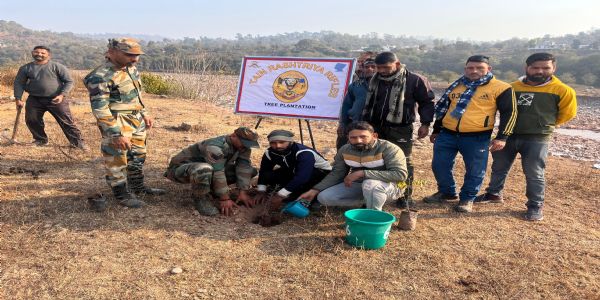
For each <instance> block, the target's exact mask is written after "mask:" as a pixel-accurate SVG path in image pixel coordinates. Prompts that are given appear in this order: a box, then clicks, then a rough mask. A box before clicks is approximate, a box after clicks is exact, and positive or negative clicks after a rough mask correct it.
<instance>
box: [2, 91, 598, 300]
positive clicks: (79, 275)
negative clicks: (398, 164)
mask: <svg viewBox="0 0 600 300" xmlns="http://www.w3.org/2000/svg"><path fill="white" fill-rule="evenodd" d="M80 99H84V98H83V97H82V98H80ZM145 103H146V105H147V106H149V107H150V110H151V112H152V114H153V115H154V116H155V117H156V122H157V123H156V125H157V128H154V129H152V130H151V131H150V133H149V141H148V145H149V155H148V160H147V162H146V168H145V170H146V175H147V180H148V182H149V183H150V185H152V186H155V187H161V188H165V189H167V190H169V194H168V195H166V196H160V197H146V198H145V199H144V200H145V201H147V202H148V203H149V205H148V206H147V207H145V208H143V209H126V208H124V207H121V206H119V205H118V204H116V203H115V201H114V199H113V198H112V197H111V196H110V195H109V196H108V198H109V201H110V206H109V208H108V209H107V211H106V212H104V213H95V212H92V211H90V209H89V207H88V204H87V200H86V199H87V197H88V196H90V195H93V194H94V193H97V192H101V193H105V194H110V192H109V189H108V187H107V186H106V184H105V182H104V179H103V174H104V171H103V165H102V161H101V158H100V152H99V139H98V138H99V132H98V129H97V127H96V126H95V121H94V118H93V116H92V115H91V112H90V108H89V104H88V102H87V101H86V100H76V101H75V103H72V106H71V107H72V110H73V112H74V115H75V117H76V119H77V122H78V125H79V126H80V128H81V130H82V132H83V135H84V137H85V139H86V142H87V144H88V145H89V146H90V150H88V151H86V152H81V151H78V150H70V149H69V148H68V147H66V145H67V144H68V143H67V141H66V139H65V138H64V136H63V135H62V132H60V129H59V128H58V126H57V125H56V122H55V121H54V120H53V119H52V118H51V116H49V115H47V117H46V121H47V122H46V123H47V131H48V133H49V136H50V146H48V147H34V146H30V145H8V144H7V139H6V136H10V133H11V130H12V122H13V120H14V115H15V110H14V104H12V103H4V104H1V105H0V129H6V130H5V131H4V132H3V134H2V136H3V137H2V138H0V139H1V140H0V145H1V146H0V182H1V185H0V299H231V298H241V299H357V298H361V299H408V298H410V299H440V298H447V299H459V298H460V299H463V298H469V299H471V298H473V299H600V215H599V213H600V204H599V196H598V194H600V170H594V169H592V167H591V165H592V163H591V162H581V161H573V160H569V159H565V158H557V157H550V158H549V161H548V168H547V174H546V177H547V191H546V209H545V220H544V221H542V222H538V223H532V222H526V221H524V220H523V219H522V216H523V213H524V210H525V206H524V202H525V196H524V194H525V192H524V181H525V179H524V176H523V174H522V172H521V167H520V163H519V162H517V163H516V165H515V167H514V168H513V170H512V172H511V175H510V176H509V178H508V182H507V188H506V191H505V192H506V194H505V196H506V198H507V201H506V203H504V204H480V205H476V206H475V210H474V212H473V213H471V214H466V215H465V214H457V213H455V212H453V211H452V209H451V205H450V204H444V205H431V204H425V203H423V202H422V201H420V199H421V198H422V197H423V196H425V195H428V194H431V193H433V192H435V190H436V185H435V180H434V178H433V174H432V173H431V169H430V161H431V156H432V155H431V154H432V147H431V144H430V143H429V142H425V141H422V142H421V141H419V142H417V144H416V148H415V151H414V159H415V162H416V179H417V181H418V182H417V187H416V189H415V198H416V199H419V201H417V205H418V207H417V208H418V209H419V220H418V224H417V229H416V230H415V231H409V232H406V231H400V230H397V229H395V230H393V231H392V232H391V234H390V237H389V241H388V244H387V245H386V246H385V247H384V248H383V249H380V250H376V251H364V250H359V249H355V248H352V247H350V246H348V245H347V244H345V243H344V241H343V237H344V234H345V231H344V227H343V222H344V220H343V214H342V211H341V210H330V211H328V212H327V213H326V214H325V215H324V216H316V215H311V216H309V217H308V218H306V219H293V218H290V217H286V218H285V219H284V223H283V224H282V225H279V226H275V227H269V228H265V227H261V226H259V225H256V224H252V223H250V222H248V221H247V219H246V218H244V216H247V215H248V214H249V213H248V211H247V209H245V208H240V212H239V214H238V215H237V216H234V217H230V218H227V217H221V216H219V217H204V216H199V215H198V214H196V213H195V211H194V209H193V206H192V200H191V198H190V195H189V187H187V186H185V185H178V184H175V183H172V182H169V181H168V180H166V179H165V178H163V177H162V172H163V169H164V168H165V166H166V164H167V161H168V158H169V155H171V154H173V153H176V152H177V151H178V150H179V149H181V148H183V147H184V146H186V145H188V144H190V143H193V142H195V141H198V140H202V139H205V138H208V137H212V136H215V135H219V134H225V133H229V132H231V131H232V130H233V129H234V128H236V127H237V126H238V125H246V126H253V125H254V124H255V123H256V119H255V118H254V117H249V116H237V115H234V114H233V113H232V112H231V110H230V109H225V108H221V107H217V106H215V105H212V104H209V103H206V102H201V101H189V100H178V99H161V98H149V99H146V100H145ZM21 122H22V123H21V130H20V133H19V134H18V139H19V140H20V141H25V142H29V141H30V140H31V136H30V134H29V132H28V131H27V128H26V127H25V124H24V122H23V120H21ZM182 122H187V123H190V124H193V125H195V126H192V128H191V129H190V130H188V131H177V130H173V128H174V127H177V126H179V125H180V124H181V123H182ZM311 124H312V129H313V131H314V132H315V134H316V143H317V146H318V149H319V151H321V152H322V153H325V155H326V156H327V158H328V159H330V160H331V159H332V156H333V155H334V153H335V152H334V150H332V148H333V147H334V141H335V138H334V134H335V126H334V124H333V123H332V122H312V123H311ZM275 128H286V129H293V130H295V131H296V132H297V121H296V120H282V119H267V120H264V121H263V122H262V123H261V127H260V128H259V130H258V132H259V133H260V134H261V135H262V137H263V138H262V139H261V141H260V142H261V146H262V147H263V149H264V147H265V146H267V143H266V139H265V138H264V137H265V136H266V134H267V133H268V132H270V131H271V130H272V129H275ZM305 134H306V133H305ZM305 137H306V135H305ZM255 152H256V153H254V154H253V161H254V163H255V164H258V163H259V159H260V155H261V153H262V152H261V151H255ZM461 165H462V161H460V160H459V161H458V164H457V173H458V175H457V177H461V176H462V174H463V173H464V169H463V168H462V166H461ZM11 168H12V169H11ZM460 181H461V180H459V182H460ZM486 183H487V180H486ZM385 209H386V210H387V211H389V212H391V213H393V214H394V215H396V216H397V217H398V216H399V214H400V210H399V209H397V208H395V206H393V204H389V205H387V206H386V207H385ZM175 267H179V268H181V270H182V272H181V273H179V274H172V273H171V271H172V269H173V268H175Z"/></svg>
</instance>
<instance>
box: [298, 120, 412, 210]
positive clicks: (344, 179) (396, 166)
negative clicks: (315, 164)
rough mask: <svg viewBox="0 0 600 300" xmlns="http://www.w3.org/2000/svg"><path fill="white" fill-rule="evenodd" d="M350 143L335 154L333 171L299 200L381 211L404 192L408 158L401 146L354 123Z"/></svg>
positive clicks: (350, 130)
mask: <svg viewBox="0 0 600 300" xmlns="http://www.w3.org/2000/svg"><path fill="white" fill-rule="evenodd" d="M348 140H349V144H346V145H344V146H343V147H342V148H340V149H339V151H338V153H337V154H336V155H335V159H334V164H333V170H332V171H331V173H329V174H328V175H327V176H326V177H325V178H324V179H323V180H322V181H321V182H319V183H318V184H317V185H315V186H314V187H313V188H312V189H311V190H309V191H308V192H306V193H304V194H302V195H300V198H302V199H306V200H309V201H312V200H313V199H314V198H315V197H316V196H317V195H318V197H317V200H318V201H319V202H320V203H321V204H322V205H325V206H359V205H361V204H363V203H365V204H366V208H370V209H376V210H382V208H383V205H384V204H385V202H386V201H388V200H391V199H397V198H398V197H400V195H401V194H402V192H403V188H402V187H400V185H399V183H402V182H404V181H405V180H406V177H407V170H406V158H405V157H404V153H403V152H402V149H400V147H398V146H396V145H394V144H393V143H391V142H388V141H386V140H382V139H378V138H377V133H375V130H374V129H373V126H371V125H369V123H367V122H363V121H361V122H355V123H352V124H350V125H349V126H348Z"/></svg>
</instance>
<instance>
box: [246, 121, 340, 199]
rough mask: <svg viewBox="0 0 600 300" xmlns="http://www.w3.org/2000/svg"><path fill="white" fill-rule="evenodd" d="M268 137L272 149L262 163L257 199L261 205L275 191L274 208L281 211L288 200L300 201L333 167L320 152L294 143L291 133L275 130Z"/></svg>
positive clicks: (267, 151) (268, 150) (266, 153)
mask: <svg viewBox="0 0 600 300" xmlns="http://www.w3.org/2000/svg"><path fill="white" fill-rule="evenodd" d="M267 138H268V140H269V148H268V149H267V150H266V151H265V153H264V154H263V157H262V160H261V162H260V170H259V172H258V187H257V190H258V192H259V193H258V195H257V196H256V199H257V201H259V202H260V201H262V200H264V199H265V198H266V193H267V191H268V190H269V191H272V192H273V196H271V209H272V210H277V209H279V208H280V206H281V203H282V201H283V200H284V199H289V200H296V198H297V197H298V196H299V195H300V194H302V193H304V192H306V191H308V190H309V189H310V188H311V187H312V186H313V185H315V184H317V183H318V182H320V181H321V180H322V179H323V178H324V177H325V175H327V174H328V173H329V171H331V165H330V164H329V162H327V160H325V159H324V158H323V156H321V154H319V153H318V152H317V151H316V150H314V149H312V148H309V147H307V146H304V145H302V144H298V143H296V142H294V133H292V132H290V131H287V130H280V129H279V130H273V131H272V132H271V133H269V135H268V136H267ZM276 186H277V190H275V187H276ZM268 188H269V189H268Z"/></svg>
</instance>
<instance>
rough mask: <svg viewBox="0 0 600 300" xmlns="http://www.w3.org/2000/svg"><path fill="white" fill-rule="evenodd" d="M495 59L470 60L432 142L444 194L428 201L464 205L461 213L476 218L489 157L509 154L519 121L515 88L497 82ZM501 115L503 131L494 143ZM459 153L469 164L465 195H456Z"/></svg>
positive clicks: (440, 111)
mask: <svg viewBox="0 0 600 300" xmlns="http://www.w3.org/2000/svg"><path fill="white" fill-rule="evenodd" d="M491 71H492V67H491V66H490V64H489V57H487V56H483V55H474V56H471V57H469V58H468V59H467V63H466V66H465V68H464V75H463V76H462V77H460V78H459V79H458V80H456V81H455V82H454V83H452V84H451V85H450V86H449V87H448V89H447V90H446V92H445V93H444V95H443V96H442V97H441V98H440V100H439V101H438V103H437V104H436V107H435V118H436V120H435V123H434V125H433V133H432V135H431V138H430V140H431V142H432V143H434V145H433V160H432V162H431V168H432V170H433V174H434V175H435V179H436V181H437V185H438V191H437V192H436V193H435V194H433V195H431V196H428V197H425V198H424V199H423V201H425V202H427V203H439V202H444V201H448V200H456V199H457V198H458V199H459V202H458V205H457V206H456V207H455V210H456V211H458V212H471V211H472V209H473V200H474V199H475V197H476V196H477V193H478V192H479V189H480V187H481V184H482V183H483V178H484V176H485V170H486V167H487V161H488V149H489V151H498V150H502V148H504V145H505V143H506V138H507V137H508V136H509V135H510V134H511V133H512V130H513V128H514V126H515V122H516V118H517V110H516V101H515V93H514V91H513V89H512V87H511V85H510V84H508V83H506V82H502V81H500V80H497V79H496V78H494V75H493V74H492V72H491ZM496 111H499V112H500V125H499V128H498V132H497V133H496V137H495V138H494V139H493V140H491V141H490V138H491V135H492V130H493V129H494V123H495V120H496ZM457 153H460V154H461V155H462V157H463V160H464V162H465V177H464V183H463V186H462V188H461V191H460V194H459V195H457V194H456V182H455V181H454V175H453V169H454V162H455V159H456V155H457Z"/></svg>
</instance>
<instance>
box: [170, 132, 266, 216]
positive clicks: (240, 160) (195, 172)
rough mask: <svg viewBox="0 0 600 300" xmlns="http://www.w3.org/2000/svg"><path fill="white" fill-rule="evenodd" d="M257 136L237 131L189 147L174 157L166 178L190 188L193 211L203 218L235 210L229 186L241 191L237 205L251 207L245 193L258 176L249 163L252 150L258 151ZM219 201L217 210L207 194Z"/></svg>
mask: <svg viewBox="0 0 600 300" xmlns="http://www.w3.org/2000/svg"><path fill="white" fill-rule="evenodd" d="M258 147H259V145H258V134H257V133H256V132H254V131H253V130H251V129H250V128H247V127H239V128H238V129H236V130H234V131H233V133H231V134H229V135H222V136H218V137H214V138H210V139H207V140H204V141H201V142H198V143H196V144H193V145H190V146H188V147H187V148H185V149H183V150H182V151H181V152H179V153H178V154H176V155H175V156H173V157H172V158H171V160H170V162H169V166H168V168H167V171H166V172H165V177H167V178H169V179H170V180H172V181H174V182H177V183H189V184H191V187H192V198H193V199H194V207H195V208H196V210H198V212H199V213H200V214H202V215H205V216H214V215H216V214H218V213H219V211H220V212H221V213H222V214H224V215H226V216H231V215H232V214H233V209H234V207H236V204H235V202H233V200H231V195H230V188H229V184H233V183H236V184H237V187H238V188H239V189H240V193H239V196H238V198H237V200H238V201H241V202H243V203H244V205H246V206H248V207H251V206H253V205H254V199H252V198H251V197H250V196H249V195H248V193H247V191H248V189H249V188H250V179H252V177H254V176H256V174H257V173H258V172H257V170H256V168H254V167H252V163H251V160H250V154H251V148H258ZM211 192H212V194H213V195H214V196H216V197H218V198H219V208H218V209H217V207H215V206H214V205H213V204H212V203H211V197H210V195H209V194H210V193H211Z"/></svg>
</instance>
